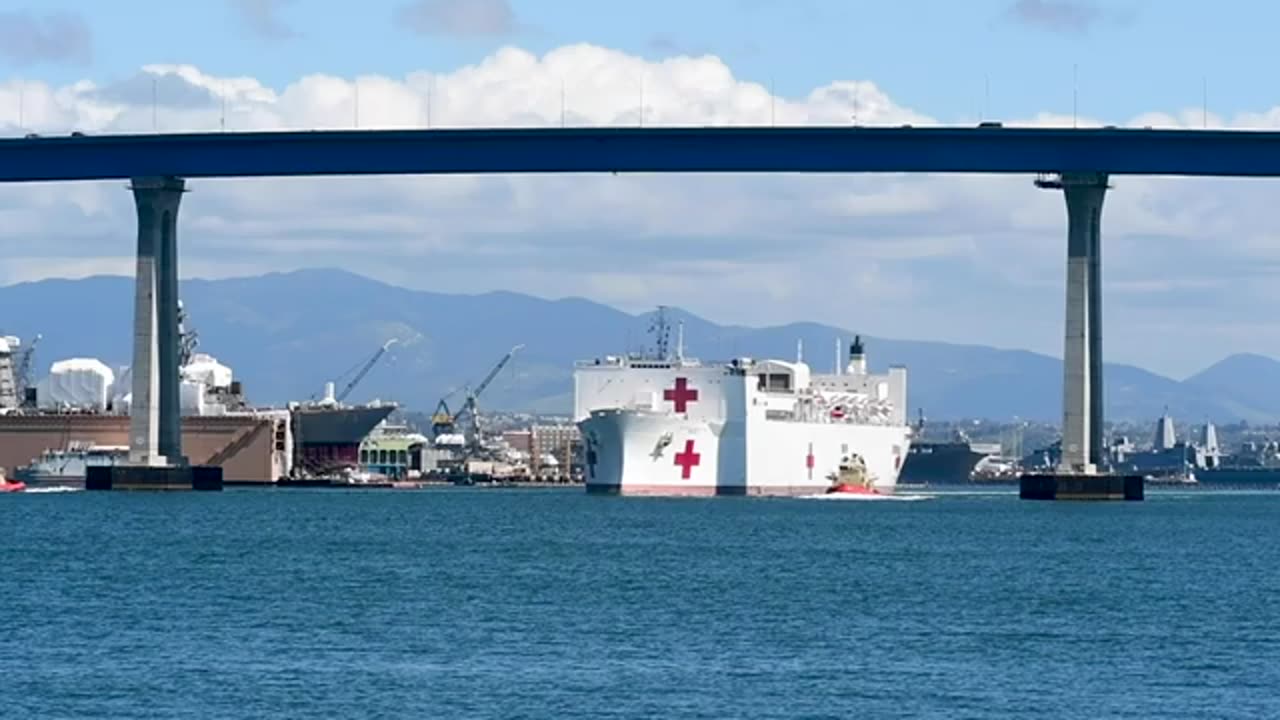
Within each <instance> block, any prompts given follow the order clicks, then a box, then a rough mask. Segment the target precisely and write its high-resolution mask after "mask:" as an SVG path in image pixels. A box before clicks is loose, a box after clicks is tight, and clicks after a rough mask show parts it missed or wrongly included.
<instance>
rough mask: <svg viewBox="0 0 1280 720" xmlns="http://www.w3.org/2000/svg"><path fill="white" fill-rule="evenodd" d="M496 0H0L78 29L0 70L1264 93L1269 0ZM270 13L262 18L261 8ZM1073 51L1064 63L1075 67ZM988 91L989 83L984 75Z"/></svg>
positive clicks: (1031, 100)
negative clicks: (518, 55)
mask: <svg viewBox="0 0 1280 720" xmlns="http://www.w3.org/2000/svg"><path fill="white" fill-rule="evenodd" d="M453 1H454V2H458V3H459V4H462V3H461V0H453ZM467 2H470V3H471V4H473V5H490V4H492V5H505V6H507V7H508V8H509V15H508V14H507V13H506V12H501V11H500V12H498V14H497V15H496V16H494V17H497V18H509V22H503V21H501V20H495V21H494V22H492V23H491V24H490V25H487V26H482V27H478V28H475V29H474V31H472V32H449V31H447V30H443V29H442V30H441V31H439V32H436V33H423V32H417V31H414V30H412V29H410V28H409V27H408V26H407V25H406V24H405V23H404V22H403V21H402V18H401V16H400V15H399V13H400V11H401V10H402V9H403V8H404V7H405V6H407V5H412V4H413V3H411V2H406V0H363V1H362V2H359V3H352V2H335V1H333V0H189V1H188V2H165V1H162V0H111V2H102V1H101V0H40V2H38V3H36V2H32V1H31V0H0V13H6V14H13V13H24V12H27V13H36V12H38V13H39V14H45V15H47V14H50V13H58V12H64V13H67V14H70V15H72V16H76V17H79V18H82V19H83V21H84V23H85V24H86V25H87V27H88V28H89V29H90V34H91V38H92V51H91V53H90V54H89V55H88V57H87V58H86V59H85V61H84V62H80V61H77V62H71V63H59V62H30V61H22V62H19V61H17V59H15V58H13V57H12V56H11V55H10V56H6V53H3V52H0V72H3V73H5V74H9V75H23V76H32V77H38V78H41V79H45V80H49V81H70V80H73V79H79V78H80V77H83V76H85V75H90V76H92V77H94V78H96V79H99V80H102V81H106V80H109V79H111V78H120V77H124V76H127V75H129V74H130V73H132V72H134V71H135V70H136V69H137V68H139V67H141V66H142V65H145V64H150V63H190V64H194V65H197V66H199V67H200V68H202V69H203V70H205V71H206V72H209V73H212V74H217V75H247V76H251V77H255V78H258V79H260V80H262V81H263V82H265V83H266V84H268V85H272V86H276V87H279V86H281V85H283V84H285V83H288V82H290V81H292V80H294V79H296V78H298V77H301V76H302V75H305V74H308V73H315V72H325V73H332V74H336V75H343V76H350V75H354V74H358V73H379V74H383V75H391V76H399V75H403V74H405V73H407V72H410V71H413V70H422V69H433V70H439V71H443V70H447V69H451V68H455V67H458V66H461V65H466V64H470V63H474V62H477V61H479V60H481V59H482V58H484V57H485V56H486V55H488V54H489V53H491V52H492V51H493V50H494V49H495V48H497V47H499V46H502V45H506V44H514V45H518V46H519V47H522V48H525V49H528V50H530V51H532V52H535V53H542V52H545V51H547V50H550V49H552V48H555V47H558V46H561V45H565V44H570V43H575V42H584V41H585V42H591V43H594V44H599V45H604V46H606V47H611V48H614V49H618V50H623V51H626V52H628V53H630V54H638V55H643V56H646V57H650V58H659V57H664V56H667V55H671V54H673V53H678V52H691V53H704V52H705V53H713V54H715V55H717V56H719V57H720V58H722V59H723V60H725V62H726V63H727V64H728V65H730V66H731V67H733V68H734V69H735V71H736V73H737V74H738V75H739V76H740V77H744V78H747V79H752V80H756V81H759V82H763V83H768V82H771V81H772V82H773V83H775V87H776V88H777V91H778V92H779V93H782V94H796V93H801V92H805V91H807V90H808V89H810V88H812V87H815V86H817V85H821V84H824V83H826V82H829V81H831V80H834V79H838V78H840V79H842V78H867V79H874V80H875V81H876V82H877V83H879V84H880V85H881V86H882V87H883V88H885V89H886V90H887V91H888V92H889V93H891V94H892V95H893V96H894V97H895V99H897V100H898V101H899V102H901V103H902V104H904V105H907V106H909V107H915V108H921V109H923V110H925V111H927V112H929V113H930V114H932V115H934V116H936V117H940V118H954V119H960V118H968V117H970V116H973V115H976V114H979V113H981V112H982V109H983V106H984V105H985V106H986V108H987V113H986V114H988V115H995V116H999V115H1023V116H1025V115H1030V114H1032V113H1035V112H1040V111H1046V110H1054V111H1058V112H1070V109H1071V103H1072V83H1073V81H1072V76H1073V72H1075V73H1076V74H1077V75H1078V78H1079V80H1078V85H1079V95H1080V103H1081V109H1082V111H1084V112H1089V113H1092V114H1093V115H1095V116H1098V117H1102V118H1104V119H1120V118H1128V117H1130V116H1133V115H1137V114H1139V113H1141V112H1146V111H1150V110H1153V109H1174V108H1180V107H1189V106H1194V107H1199V106H1200V104H1201V100H1202V94H1203V84H1204V81H1205V80H1207V81H1208V86H1209V96H1210V104H1211V106H1212V108H1213V110H1214V111H1215V112H1219V113H1223V114H1227V115H1232V114H1235V113H1237V112H1240V111H1243V110H1247V109H1254V108H1258V107H1263V106H1267V107H1269V106H1270V105H1272V104H1274V103H1275V100H1276V98H1277V95H1278V94H1280V84H1275V83H1266V82H1259V81H1258V77H1259V63H1260V59H1261V58H1262V57H1263V53H1266V52H1267V48H1268V47H1270V46H1271V44H1272V43H1273V42H1274V33H1275V28H1276V27H1278V26H1280V5H1276V4H1274V3H1265V2H1247V1H1245V0H1220V1H1219V2H1214V3H1204V2H1192V1H1191V0H1162V1H1161V2H1155V0H1105V1H1103V0H1099V1H1097V2H1076V1H1074V0H1034V1H1030V2H1027V1H1025V0H1024V2H1014V1H1011V0H965V2H952V1H950V0H897V1H895V2H881V1H875V2H867V1H865V0H697V1H696V2H691V1H690V0H645V1H644V2H638V1H633V0H609V1H604V0H510V2H509V3H494V2H493V1H492V0H467ZM264 18H270V19H271V20H264ZM1073 67H1074V68H1075V70H1073ZM988 86H989V88H990V91H989V92H988V91H987V88H988Z"/></svg>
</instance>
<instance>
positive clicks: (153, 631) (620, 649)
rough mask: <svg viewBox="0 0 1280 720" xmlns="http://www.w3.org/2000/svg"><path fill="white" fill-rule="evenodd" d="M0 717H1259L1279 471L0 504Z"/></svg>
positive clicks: (1279, 606) (1277, 547) (1267, 681)
mask: <svg viewBox="0 0 1280 720" xmlns="http://www.w3.org/2000/svg"><path fill="white" fill-rule="evenodd" d="M0 529H2V530H3V534H4V539H5V548H4V552H3V555H0V558H2V559H0V598H3V602H4V615H3V618H4V620H3V621H4V628H3V630H0V672H2V673H3V676H4V681H3V683H0V716H2V717H5V718H81V717H95V718H177V717H184V718H185V717H190V718H250V717H253V718H264V717H273V718H285V717H333V718H401V717H404V718H411V717H412V718H426V717H438V718H615V717H616V718H621V717H626V718H686V717H698V718H725V717H735V718H737V717H742V718H863V717H866V718H882V717H883V718H892V717H913V718H915V717H938V718H1027V717H1045V718H1215V719H1216V718H1275V717H1280V493H1257V494H1247V493H1210V492H1204V491H1191V492H1183V493H1178V492H1171V491H1152V492H1151V493H1150V495H1149V498H1148V500H1147V501H1146V502H1144V503H1128V504H1126V503H1114V504H1066V503H1058V504H1054V503H1030V502H1021V501H1019V500H1018V499H1017V498H1016V496H1014V495H1012V494H1009V493H1008V492H996V493H977V494H960V493H943V494H941V495H939V496H937V497H930V498H926V499H923V500H920V501H918V502H897V501H878V502H843V501H817V500H799V499H747V498H722V499H697V500H695V499H680V500H676V499H636V498H610V497H589V496H586V495H584V494H582V491H581V490H580V489H576V490H563V491H562V490H492V489H456V490H455V489H450V490H428V491H368V490H366V491H332V490H232V491H227V492H224V493H220V494H218V493H213V494H172V495H146V494H113V493H61V494H26V495H10V496H0Z"/></svg>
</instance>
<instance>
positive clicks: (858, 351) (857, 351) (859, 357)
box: [848, 335, 867, 375]
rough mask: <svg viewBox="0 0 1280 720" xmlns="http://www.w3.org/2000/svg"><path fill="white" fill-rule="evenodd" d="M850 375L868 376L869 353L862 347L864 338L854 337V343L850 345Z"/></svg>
mask: <svg viewBox="0 0 1280 720" xmlns="http://www.w3.org/2000/svg"><path fill="white" fill-rule="evenodd" d="M848 372H849V374H850V375H866V374H867V353H866V350H865V349H864V348H863V346H862V336H861V335H854V336H853V343H852V344H851V345H849V368H848Z"/></svg>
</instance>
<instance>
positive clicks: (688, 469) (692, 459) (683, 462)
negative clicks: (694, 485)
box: [676, 440, 702, 480]
mask: <svg viewBox="0 0 1280 720" xmlns="http://www.w3.org/2000/svg"><path fill="white" fill-rule="evenodd" d="M701 462H702V454H701V453H696V452H694V451H693V441H692V440H685V441H684V452H678V453H676V466H677V467H679V468H680V479H681V480H688V479H689V476H690V474H692V473H693V469H694V468H695V467H697V466H698V464H699V463H701Z"/></svg>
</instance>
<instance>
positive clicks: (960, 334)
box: [0, 44, 1280, 372]
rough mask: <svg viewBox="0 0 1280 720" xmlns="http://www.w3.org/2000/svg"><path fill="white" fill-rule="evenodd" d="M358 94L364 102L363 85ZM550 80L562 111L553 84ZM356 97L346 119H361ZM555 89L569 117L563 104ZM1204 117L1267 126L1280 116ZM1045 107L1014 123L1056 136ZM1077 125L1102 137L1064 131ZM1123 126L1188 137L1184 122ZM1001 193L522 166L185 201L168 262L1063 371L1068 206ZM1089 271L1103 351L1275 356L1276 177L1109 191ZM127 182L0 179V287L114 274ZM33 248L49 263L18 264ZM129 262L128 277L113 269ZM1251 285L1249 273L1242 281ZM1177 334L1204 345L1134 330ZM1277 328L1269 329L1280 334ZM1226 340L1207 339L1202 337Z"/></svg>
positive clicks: (709, 106) (93, 104) (537, 79)
mask: <svg viewBox="0 0 1280 720" xmlns="http://www.w3.org/2000/svg"><path fill="white" fill-rule="evenodd" d="M357 84H358V92H357ZM642 88H643V100H644V102H643V104H644V122H645V124H646V125H676V124H680V125H718V126H721V125H748V124H768V123H770V122H776V123H777V124H780V125H806V124H850V123H851V122H852V121H853V118H854V115H855V113H856V115H857V122H858V123H859V124H865V125H899V124H903V123H911V124H916V125H926V124H934V123H939V122H942V120H941V119H939V118H935V117H930V116H929V115H927V114H925V113H923V112H920V111H918V110H915V109H912V108H908V107H904V106H902V105H900V104H899V103H897V102H895V101H894V99H893V98H892V96H891V95H890V94H889V93H888V92H886V91H885V90H884V89H882V88H880V87H879V86H877V85H876V84H875V83H873V82H870V81H867V80H839V81H834V82H832V83H830V84H828V85H825V86H822V87H818V88H815V89H813V90H812V91H810V92H808V93H806V94H804V95H803V96H799V97H771V96H770V95H769V92H768V90H767V88H766V87H765V86H764V85H762V84H760V83H756V82H752V81H749V80H744V79H742V78H739V77H737V76H735V75H734V74H733V72H732V71H731V70H730V68H728V67H727V66H726V65H725V64H724V63H723V62H721V61H720V60H718V59H717V58H715V57H712V56H702V57H688V56H678V57H671V58H668V59H665V60H661V61H646V60H644V59H642V58H639V57H635V56H630V55H627V54H624V53H621V52H617V51H614V50H609V49H606V48H601V47H596V46H592V45H584V44H582V45H572V46H566V47H562V48H558V49H556V50H553V51H551V52H549V53H547V54H545V55H542V56H536V55H533V54H530V53H528V52H525V51H523V50H520V49H516V48H506V49H502V50H499V51H497V52H495V53H494V54H492V55H491V56H489V57H487V58H485V59H484V60H483V61H481V62H479V63H477V64H475V65H471V66H467V67H463V68H458V69H456V70H454V71H451V72H447V73H428V72H416V73H411V74H408V75H406V76H404V77H398V78H393V77H379V76H362V77H360V78H358V79H357V78H341V77H334V76H329V75H323V74H315V75H309V76H306V77H302V78H299V79H297V80H296V81H294V82H293V83H291V84H289V85H287V86H285V87H281V88H271V87H267V86H265V85H263V84H262V83H260V82H259V81H257V80H255V79H253V78H248V77H234V78H232V77H226V78H224V77H215V76H211V75H209V74H208V73H205V72H203V71H201V70H200V69H198V68H195V67H191V66H186V65H153V66H147V67H144V68H142V69H141V70H140V72H139V74H138V75H137V76H135V77H132V78H127V79H125V80H123V81H120V82H117V83H112V84H107V85H102V84H98V83H95V82H93V81H90V80H84V81H81V82H78V83H74V84H71V85H66V86H60V87H51V86H48V85H45V84H41V83H34V82H26V83H22V84H19V83H18V82H17V81H16V80H10V81H7V82H3V83H0V113H2V112H3V109H4V108H16V107H18V105H19V97H21V100H22V102H21V106H22V107H23V113H22V127H21V128H20V127H19V119H18V116H17V113H16V112H15V113H13V114H12V116H11V117H3V116H0V134H8V135H14V134H17V133H19V132H25V131H29V130H35V131H38V132H41V133H64V132H69V131H71V130H73V129H79V130H83V131H87V132H91V133H95V132H96V133H108V132H139V131H147V132H149V131H150V130H151V128H152V126H153V122H154V124H155V126H156V127H158V128H159V129H160V131H162V132H174V131H215V130H218V129H219V128H221V127H225V128H227V129H229V130H248V129H285V128H291V129H314V128H340V127H351V126H353V125H354V124H355V123H356V122H357V118H358V122H359V124H360V126H361V127H422V126H425V125H426V124H427V122H428V119H429V120H430V122H431V124H432V125H433V126H437V127H441V126H443V127H478V126H553V125H559V124H560V122H561V113H562V108H563V111H564V116H565V119H566V122H568V123H569V124H574V125H592V126H619V125H636V124H638V123H639V122H640V114H639V107H640V100H641V90H642ZM562 89H563V94H562ZM357 95H358V96H359V108H358V113H357V108H356V105H355V100H356V97H357ZM562 97H563V102H564V104H563V106H562ZM1208 121H1209V124H1210V125H1212V126H1230V127H1261V126H1270V125H1273V124H1275V125H1280V109H1270V110H1261V111H1259V112H1256V113H1251V114H1246V115H1241V116H1240V117H1237V118H1229V119H1228V118H1217V117H1214V116H1210V117H1209V118H1208ZM1071 122H1073V120H1072V118H1069V117H1062V116H1055V115H1050V114H1042V115H1038V116H1035V117H1030V118H1024V119H1021V120H1018V119H1013V120H1010V121H1008V122H1007V123H1006V124H1009V125H1069V124H1070V123H1071ZM1076 122H1078V123H1079V124H1080V125H1086V126H1088V125H1093V126H1097V125H1101V124H1103V122H1104V120H1101V119H1096V118H1080V119H1078V120H1077V121H1076ZM1105 122H1112V123H1114V124H1117V125H1130V126H1139V127H1140V126H1143V125H1158V126H1176V127H1198V126H1199V125H1200V124H1201V123H1202V122H1203V118H1202V117H1201V115H1200V113H1199V111H1198V110H1196V109H1188V110H1175V111H1172V112H1168V113H1158V112H1153V113H1151V114H1148V115H1143V116H1140V117H1137V118H1133V119H1131V120H1129V121H1124V120H1116V119H1107V120H1105ZM1031 179H1032V178H1030V177H1021V176H1004V177H984V176H946V177H942V176H906V175H893V176H804V175H784V176H763V175H753V176H724V175H716V176H706V175H695V176H660V175H636V176H632V175H621V176H611V175H589V176H514V177H493V176H485V177H375V178H320V179H263V180H208V181H193V182H191V183H190V184H189V187H190V189H191V191H192V192H191V193H189V194H188V195H187V196H186V198H185V199H184V201H183V211H182V215H181V232H182V235H183V249H182V256H183V263H184V265H183V272H184V274H185V275H204V276H212V277H218V276H225V275H234V274H247V273H252V272H255V271H269V270H288V269H293V268H298V267H306V266H339V267H346V268H350V269H352V270H355V271H358V272H363V273H366V274H369V275H372V276H375V277H379V278H382V279H385V280H388V281H391V282H395V283H398V284H404V285H408V286H413V287H419V288H430V289H435V290H441V291H458V292H474V291H484V290H491V289H510V290H516V291H523V292H530V293H534V294H538V295H543V296H551V297H559V296H565V295H582V296H586V297H593V298H596V299H599V300H603V301H607V302H612V303H617V304H619V305H622V306H624V307H627V308H628V309H643V308H644V307H647V306H650V305H653V304H656V303H658V302H663V303H669V304H678V305H682V306H685V307H688V308H689V309H691V310H694V311H696V312H701V313H704V314H706V315H708V316H710V317H713V318H715V319H717V320H722V321H729V322H739V323H748V324H762V323H771V322H782V321H790V320H801V319H805V320H817V321H824V322H832V323H839V324H842V325H846V326H856V327H857V328H858V329H859V330H862V331H865V332H869V333H873V334H882V335H890V336H897V337H917V338H932V339H943V340H952V341H974V342H989V343H992V344H997V345H1001V346H1006V347H1030V348H1032V349H1037V350H1042V351H1047V352H1052V353H1057V352H1059V350H1060V347H1059V346H1060V344H1061V327H1060V325H1061V303H1062V297H1061V295H1062V281H1063V276H1064V269H1063V262H1062V261H1063V257H1064V255H1065V247H1064V235H1065V211H1064V209H1063V202H1062V199H1061V197H1060V196H1058V195H1056V194H1054V193H1048V192H1044V191H1039V190H1036V189H1035V188H1034V187H1033V186H1032V184H1031ZM1115 185H1116V189H1115V190H1114V191H1113V192H1112V193H1111V194H1110V195H1109V196H1108V199H1107V206H1106V215H1105V226H1104V236H1105V239H1104V250H1105V264H1104V275H1105V277H1106V278H1107V281H1108V283H1111V284H1109V285H1108V289H1107V303H1108V304H1107V307H1106V312H1107V317H1106V319H1105V323H1106V327H1107V329H1108V333H1109V335H1108V340H1107V348H1108V357H1109V358H1113V359H1120V360H1127V361H1137V362H1141V363H1144V364H1146V365H1149V366H1151V367H1153V368H1156V369H1160V370H1167V371H1170V372H1183V371H1190V370H1192V369H1195V366H1197V365H1203V364H1207V363H1208V362H1211V361H1213V360H1215V359H1217V357H1218V356H1220V355H1222V354H1225V353H1226V352H1230V351H1234V350H1252V351H1259V352H1266V353H1270V354H1275V355H1280V332H1268V333H1241V332H1237V331H1236V330H1235V328H1237V327H1240V326H1243V325H1246V324H1248V325H1249V326H1250V327H1254V326H1256V325H1261V326H1265V327H1272V328H1273V330H1280V327H1275V326H1274V325H1272V324H1269V321H1268V314H1267V313H1266V312H1265V311H1264V310H1263V309H1261V308H1264V307H1266V306H1267V304H1274V302H1275V301H1276V300H1277V299H1280V298H1277V297H1276V294H1277V293H1276V291H1274V290H1272V285H1273V283H1271V282H1270V281H1269V275H1267V274H1266V273H1267V272H1269V270H1270V269H1273V268H1276V266H1278V265H1280V242H1277V240H1278V239H1280V238H1277V237H1276V235H1277V233H1280V229H1274V228H1273V221H1272V218H1271V215H1272V212H1271V206H1272V205H1273V197H1274V195H1275V190H1276V183H1274V182H1270V183H1269V182H1266V181H1247V182H1246V181H1216V180H1189V179H1168V178H1130V177H1122V178H1116V179H1115ZM133 242H134V236H133V208H132V204H131V201H130V198H129V195H128V193H127V192H126V191H125V189H124V186H123V183H96V184H95V183H78V184H66V185H24V186H0V267H3V272H0V281H3V282H14V281H16V280H23V279H33V278H38V277H42V276H55V275H62V276H66V275H73V276H79V275H84V274H92V273H94V272H100V271H104V270H103V269H104V268H105V269H106V270H110V271H120V270H122V269H123V270H127V269H128V268H129V267H130V265H129V263H128V262H127V259H128V258H129V257H130V253H131V251H132V246H133ZM33 243H38V245H35V247H38V248H39V250H38V251H33V250H32V248H33ZM122 262H123V265H122V264H121V263H122ZM1241 276H1248V277H1249V278H1250V279H1249V280H1248V281H1247V282H1245V281H1239V280H1237V278H1239V277H1241ZM1169 316H1175V317H1181V318H1185V319H1186V321H1187V322H1188V323H1191V324H1192V325H1193V326H1194V332H1196V333H1198V337H1200V338H1202V340H1201V341H1200V342H1198V343H1196V344H1195V347H1193V348H1188V347H1187V345H1188V344H1187V343H1186V342H1185V340H1184V339H1183V338H1181V337H1174V336H1172V335H1171V334H1170V333H1169V332H1167V331H1162V330H1149V329H1148V326H1149V324H1150V323H1155V322H1160V321H1161V318H1166V319H1167V317H1169ZM1277 324H1280V323H1277ZM1217 341H1221V343H1222V344H1215V343H1216V342H1217Z"/></svg>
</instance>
